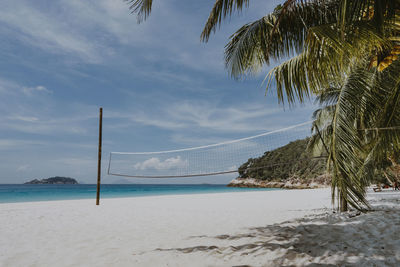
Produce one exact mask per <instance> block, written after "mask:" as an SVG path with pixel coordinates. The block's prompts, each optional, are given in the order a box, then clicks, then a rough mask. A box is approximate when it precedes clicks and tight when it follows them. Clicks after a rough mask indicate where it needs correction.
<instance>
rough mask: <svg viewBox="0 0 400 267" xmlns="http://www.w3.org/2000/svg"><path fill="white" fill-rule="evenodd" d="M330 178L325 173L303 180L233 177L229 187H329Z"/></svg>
mask: <svg viewBox="0 0 400 267" xmlns="http://www.w3.org/2000/svg"><path fill="white" fill-rule="evenodd" d="M329 185H330V179H329V177H327V176H326V175H321V176H319V177H316V178H315V179H310V180H304V179H299V178H295V177H293V178H289V179H287V180H286V181H270V180H261V179H254V178H240V177H238V178H236V179H233V180H232V181H231V182H230V183H229V184H228V186H229V187H255V188H286V189H312V188H323V187H329Z"/></svg>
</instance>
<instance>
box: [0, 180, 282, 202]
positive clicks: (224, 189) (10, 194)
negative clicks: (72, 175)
mask: <svg viewBox="0 0 400 267" xmlns="http://www.w3.org/2000/svg"><path fill="white" fill-rule="evenodd" d="M5 186H11V187H10V189H9V191H7V190H6V189H3V191H2V195H1V196H0V205H1V204H7V203H27V202H45V201H63V200H86V199H95V198H96V195H95V191H93V190H95V189H96V185H86V184H85V185H82V186H81V187H82V188H80V185H65V186H64V185H37V184H34V185H25V184H17V185H5ZM26 187H28V188H27V189H26ZM36 187H37V188H39V189H40V190H42V191H38V190H35V191H31V188H36ZM89 187H90V188H92V190H89V189H90V188H89ZM0 189H1V187H0ZM71 189H72V190H71ZM272 190H274V189H272V188H242V189H240V188H231V187H228V186H227V185H224V184H217V185H203V184H199V185H197V184H176V185H167V184H166V185H158V184H156V185H152V184H144V185H143V184H138V185H136V184H127V185H125V184H122V185H115V184H107V185H106V186H104V187H102V188H101V190H100V198H101V199H114V198H139V197H140V198H141V197H149V196H168V195H191V194H216V193H241V192H254V191H272Z"/></svg>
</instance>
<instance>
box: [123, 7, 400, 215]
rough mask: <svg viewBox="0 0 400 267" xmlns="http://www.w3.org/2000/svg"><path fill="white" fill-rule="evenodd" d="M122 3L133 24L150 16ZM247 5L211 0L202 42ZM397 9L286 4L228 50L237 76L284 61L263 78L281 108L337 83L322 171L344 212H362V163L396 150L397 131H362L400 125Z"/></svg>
mask: <svg viewBox="0 0 400 267" xmlns="http://www.w3.org/2000/svg"><path fill="white" fill-rule="evenodd" d="M128 2H129V3H130V4H131V8H132V10H133V12H135V13H137V15H138V20H139V21H142V20H144V19H146V17H147V16H148V15H149V14H150V11H151V5H152V0H128ZM248 5H249V0H216V2H215V4H214V7H213V8H212V10H211V12H210V15H209V18H208V20H207V23H206V25H205V27H204V30H203V32H202V34H201V40H203V41H205V42H206V41H208V39H209V38H210V35H211V34H212V33H213V32H215V30H216V28H217V27H218V26H219V25H220V24H221V23H222V21H223V20H224V19H225V18H226V17H229V16H231V15H232V14H233V13H235V12H236V11H240V10H241V9H242V8H244V7H247V6H248ZM399 10H400V0H308V1H307V0H287V1H285V2H284V3H283V4H282V5H279V6H278V7H276V8H275V10H274V12H272V13H271V14H268V15H266V16H264V17H262V18H261V19H259V20H257V21H254V22H252V23H248V24H246V25H244V26H242V27H241V28H240V29H239V30H238V31H236V32H235V33H234V34H233V35H232V36H231V38H230V41H229V43H228V44H227V45H226V49H225V63H226V67H227V69H228V71H229V72H230V73H231V75H232V76H233V77H234V78H237V79H238V78H243V77H246V75H248V74H251V73H254V72H257V71H259V70H261V68H262V67H263V66H264V65H269V64H270V62H271V60H278V61H279V60H282V59H285V58H289V59H288V60H287V61H284V62H282V63H281V64H280V65H278V66H276V67H274V68H273V69H272V70H271V71H270V72H269V73H268V74H267V77H266V79H267V81H268V83H267V90H268V89H269V88H270V85H271V81H274V82H275V83H276V90H277V95H278V99H279V101H280V102H282V103H285V102H287V103H289V105H292V104H294V103H295V102H296V101H300V102H301V101H304V99H306V98H308V97H310V96H311V95H320V94H321V93H322V92H323V91H324V90H325V88H330V87H331V86H332V84H335V85H338V84H339V85H340V91H339V92H338V94H337V99H336V102H335V104H334V106H333V107H332V110H331V112H332V114H331V115H332V117H331V122H330V128H329V129H330V131H331V133H330V138H329V142H328V143H329V160H328V168H329V170H330V171H331V172H332V175H333V181H332V187H333V190H332V192H333V198H335V192H336V196H338V200H339V201H338V202H339V207H340V210H342V211H345V210H347V208H348V204H350V205H351V206H353V207H355V208H357V209H364V208H365V207H368V203H367V202H366V200H365V185H366V184H367V181H366V177H367V173H368V168H367V166H370V165H371V162H373V161H374V160H377V159H383V158H387V157H388V156H389V155H391V154H393V153H394V152H396V150H397V149H398V148H399V144H400V142H399V141H400V140H399V136H400V135H399V134H398V132H397V131H395V130H376V131H371V130H368V129H371V128H374V129H391V128H392V127H394V126H396V125H399V123H400V120H399V119H400V117H399V114H398V112H397V108H396V107H397V105H398V104H399V102H400V90H399V89H400V88H399V84H400V75H399V73H400V63H399V62H398V60H397V55H398V54H400V17H399V14H398V13H399ZM327 129H328V128H327ZM363 129H364V130H363ZM365 129H367V130H365Z"/></svg>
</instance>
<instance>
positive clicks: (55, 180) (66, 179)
mask: <svg viewBox="0 0 400 267" xmlns="http://www.w3.org/2000/svg"><path fill="white" fill-rule="evenodd" d="M24 184H78V181H76V180H75V179H73V178H69V177H60V176H56V177H50V178H47V179H41V180H38V179H34V180H32V181H29V182H26V183H24Z"/></svg>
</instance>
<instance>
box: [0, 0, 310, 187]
mask: <svg viewBox="0 0 400 267" xmlns="http://www.w3.org/2000/svg"><path fill="white" fill-rule="evenodd" d="M213 2H214V1H212V0H207V1H195V0H187V1H181V0H180V1H178V0H158V1H154V6H153V12H152V14H151V16H150V18H149V19H148V20H147V21H146V22H144V23H142V24H140V25H138V24H137V23H136V17H135V16H134V15H131V14H130V13H129V9H128V6H127V4H126V3H125V2H123V1H122V0H87V1H81V0H54V1H44V0H36V1H29V0H25V1H24V0H19V1H14V0H2V1H1V2H0V45H1V48H2V49H1V50H0V101H1V105H0V114H1V115H0V169H1V174H0V183H21V182H24V181H27V180H30V179H34V178H47V177H50V176H56V175H59V176H69V177H74V178H76V179H77V180H79V181H81V182H84V183H95V181H96V168H97V167H96V164H97V134H98V128H97V127H98V125H97V123H98V108H99V107H100V106H102V107H103V108H104V121H103V123H104V126H103V127H104V128H103V138H104V139H103V145H104V147H103V152H104V153H103V157H104V159H106V158H107V157H108V153H109V152H110V151H158V150H169V149H179V148H184V147H192V146H199V145H207V144H212V143H216V142H221V141H224V140H230V139H235V138H241V137H246V136H251V135H256V134H259V133H262V132H265V131H269V130H273V129H279V128H282V127H286V126H290V125H292V124H296V123H300V122H304V121H308V120H309V119H310V116H311V113H312V111H313V108H314V107H313V106H312V105H311V104H310V103H308V104H305V105H298V106H297V107H295V108H293V109H289V108H286V109H284V108H283V107H282V106H281V105H279V104H278V101H277V99H276V94H275V93H274V92H273V90H272V91H271V92H269V93H268V95H267V96H265V88H264V86H263V85H262V81H263V79H264V77H265V75H266V73H267V71H268V69H269V67H268V68H266V69H265V70H264V71H262V72H261V73H260V74H259V75H256V76H254V77H249V78H247V79H244V80H241V81H236V80H233V79H232V78H231V77H230V76H229V74H228V73H227V71H226V70H225V69H224V65H223V48H224V45H225V44H226V42H227V40H228V37H229V36H230V35H231V34H232V33H233V32H234V31H235V30H236V29H238V28H239V26H241V25H242V24H244V23H246V22H251V21H253V20H255V19H258V18H260V17H261V16H263V15H265V14H267V13H269V12H271V11H272V10H273V8H274V7H275V6H276V5H277V4H278V3H280V2H282V1H265V0H257V1H251V5H250V8H249V9H248V10H245V11H244V12H243V13H242V14H241V15H240V16H234V17H233V18H232V19H231V20H227V21H226V22H225V23H224V24H223V25H222V26H221V28H220V30H219V31H217V33H216V34H215V35H213V36H212V37H211V39H210V41H209V42H208V43H201V42H200V33H201V30H202V27H203V26H204V22H205V20H206V19H207V16H208V13H209V11H210V10H211V7H212V5H213ZM106 165H107V162H106V160H104V161H103V167H104V168H103V169H105V167H106ZM230 179H232V176H213V177H200V178H193V179H186V180H178V179H171V180H157V179H154V180H143V179H134V180H131V181H132V182H138V183H160V182H162V183H168V182H172V183H176V182H179V183H226V182H228V181H229V180H230ZM117 180H120V178H115V177H111V176H107V175H106V174H105V172H103V182H104V183H113V182H115V181H117Z"/></svg>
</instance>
